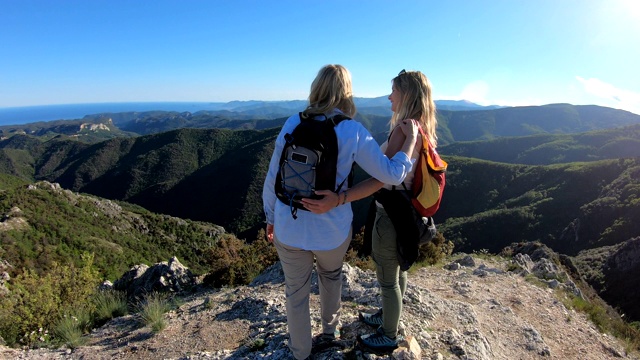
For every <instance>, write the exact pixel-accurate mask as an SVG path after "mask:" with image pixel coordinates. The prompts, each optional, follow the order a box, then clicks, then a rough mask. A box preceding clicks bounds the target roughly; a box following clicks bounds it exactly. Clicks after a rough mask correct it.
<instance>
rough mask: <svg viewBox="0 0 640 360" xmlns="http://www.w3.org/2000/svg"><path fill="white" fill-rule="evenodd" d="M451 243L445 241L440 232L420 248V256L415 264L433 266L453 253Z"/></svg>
mask: <svg viewBox="0 0 640 360" xmlns="http://www.w3.org/2000/svg"><path fill="white" fill-rule="evenodd" d="M453 248H454V246H453V243H452V242H451V241H447V240H446V239H445V238H444V236H443V235H442V233H441V232H438V233H437V234H436V237H435V238H434V239H433V240H431V241H430V242H428V243H427V244H424V245H422V246H421V247H420V254H419V255H418V259H417V260H416V262H418V263H425V264H427V265H435V264H438V263H440V262H442V260H444V259H445V258H446V257H448V256H450V255H451V254H452V253H453Z"/></svg>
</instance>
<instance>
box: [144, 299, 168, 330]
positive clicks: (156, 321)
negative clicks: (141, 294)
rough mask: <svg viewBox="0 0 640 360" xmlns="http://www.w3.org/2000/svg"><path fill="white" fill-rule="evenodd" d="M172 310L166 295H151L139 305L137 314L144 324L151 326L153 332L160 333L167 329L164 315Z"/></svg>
mask: <svg viewBox="0 0 640 360" xmlns="http://www.w3.org/2000/svg"><path fill="white" fill-rule="evenodd" d="M171 309H172V304H171V301H170V299H169V298H168V297H167V296H166V295H163V294H160V293H151V294H149V295H147V296H146V297H145V298H144V299H143V301H142V302H141V303H140V304H138V306H137V313H138V315H139V316H140V321H141V322H142V324H144V325H145V326H150V327H151V331H153V332H154V333H158V332H160V331H162V330H164V329H165V328H166V326H167V322H166V320H165V319H164V314H165V313H166V312H168V311H169V310H171Z"/></svg>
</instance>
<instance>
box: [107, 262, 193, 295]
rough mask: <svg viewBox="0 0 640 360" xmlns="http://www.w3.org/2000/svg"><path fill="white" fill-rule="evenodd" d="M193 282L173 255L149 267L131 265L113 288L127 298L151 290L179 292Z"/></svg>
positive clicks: (189, 286) (147, 292) (191, 276)
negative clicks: (167, 259)
mask: <svg viewBox="0 0 640 360" xmlns="http://www.w3.org/2000/svg"><path fill="white" fill-rule="evenodd" d="M195 284H196V278H195V276H194V275H193V274H192V273H191V271H190V270H189V269H188V268H187V267H185V266H184V265H182V264H181V263H180V261H179V260H178V259H177V258H176V257H175V256H174V257H173V258H171V259H170V260H169V261H163V262H160V263H157V264H154V265H153V266H150V267H149V266H147V265H144V264H142V265H136V266H134V267H132V268H131V269H130V270H129V271H127V272H126V273H125V274H124V275H123V276H122V277H121V278H120V279H118V280H116V281H115V282H114V283H113V288H114V289H115V290H118V291H125V292H126V293H127V296H128V297H129V298H133V299H141V298H142V297H144V296H145V295H146V294H150V293H153V292H162V293H167V292H168V293H174V294H181V293H183V292H185V291H186V290H189V289H190V288H191V287H193V286H194V285H195Z"/></svg>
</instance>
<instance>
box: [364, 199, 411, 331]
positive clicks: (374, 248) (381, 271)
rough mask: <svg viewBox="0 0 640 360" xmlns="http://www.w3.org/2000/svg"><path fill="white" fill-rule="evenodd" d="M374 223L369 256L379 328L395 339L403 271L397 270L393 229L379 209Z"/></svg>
mask: <svg viewBox="0 0 640 360" xmlns="http://www.w3.org/2000/svg"><path fill="white" fill-rule="evenodd" d="M374 224H375V225H374V227H373V231H372V236H371V241H372V242H371V253H372V257H373V261H374V262H375V264H376V276H377V278H378V283H379V284H380V294H381V295H382V321H383V322H382V329H383V330H384V334H385V335H387V336H388V337H390V338H395V337H396V336H397V335H398V324H399V323H400V314H401V313H402V297H403V296H404V293H405V291H406V290H407V272H406V271H402V270H400V263H399V262H398V251H397V242H396V238H397V237H396V230H395V229H394V227H393V224H392V223H391V220H390V219H389V216H388V215H387V213H386V212H385V210H384V208H382V207H380V206H378V207H377V211H376V220H375V223H374Z"/></svg>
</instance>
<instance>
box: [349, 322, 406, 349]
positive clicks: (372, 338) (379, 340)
mask: <svg viewBox="0 0 640 360" xmlns="http://www.w3.org/2000/svg"><path fill="white" fill-rule="evenodd" d="M358 340H359V341H360V343H362V345H364V346H365V347H367V348H369V349H371V350H373V351H374V352H389V351H393V350H395V349H396V348H397V347H398V344H399V343H400V341H402V340H403V337H402V336H400V335H398V336H396V337H395V338H390V337H388V336H387V335H385V334H384V330H382V327H379V328H378V330H376V332H375V333H373V334H367V335H362V336H359V337H358Z"/></svg>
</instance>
